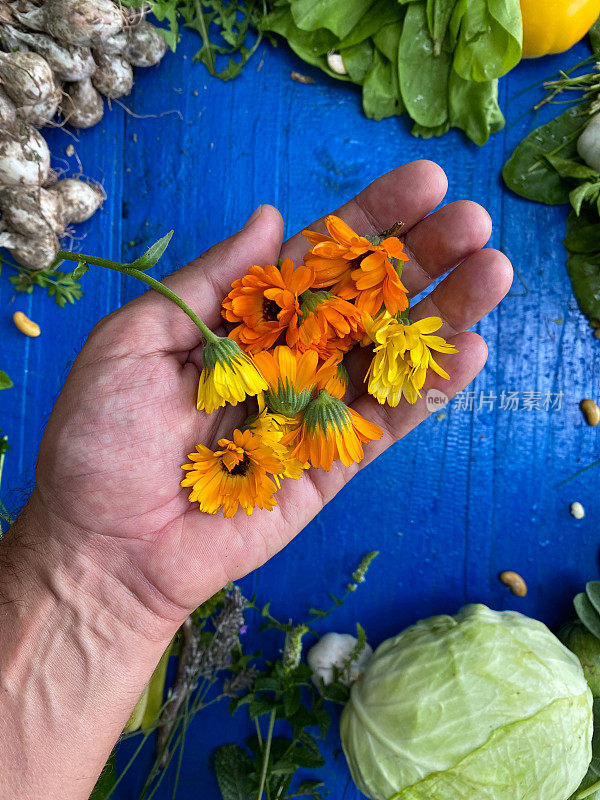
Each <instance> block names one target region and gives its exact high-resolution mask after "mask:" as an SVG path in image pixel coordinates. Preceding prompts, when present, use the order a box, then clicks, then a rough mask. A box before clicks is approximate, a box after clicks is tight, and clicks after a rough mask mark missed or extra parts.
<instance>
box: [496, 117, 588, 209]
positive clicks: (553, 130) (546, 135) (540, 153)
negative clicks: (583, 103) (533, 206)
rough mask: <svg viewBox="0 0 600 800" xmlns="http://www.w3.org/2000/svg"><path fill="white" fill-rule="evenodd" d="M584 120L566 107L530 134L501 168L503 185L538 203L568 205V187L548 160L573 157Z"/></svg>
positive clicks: (575, 155) (574, 156)
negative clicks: (562, 111)
mask: <svg viewBox="0 0 600 800" xmlns="http://www.w3.org/2000/svg"><path fill="white" fill-rule="evenodd" d="M586 121H587V119H586V117H585V116H584V113H583V112H582V110H581V108H579V107H574V108H569V109H568V110H567V111H565V112H564V113H563V114H561V115H560V116H559V117H556V119H553V120H552V121H551V122H548V123H547V124H546V125H542V126H541V127H539V128H536V129H535V130H534V131H532V132H531V133H530V134H529V135H528V136H527V137H526V138H525V139H523V141H522V142H521V143H520V144H519V145H518V147H517V148H516V150H515V152H514V153H513V154H512V156H511V157H510V158H509V159H508V161H507V162H506V164H505V165H504V169H503V171H502V175H503V177H504V182H505V183H506V185H507V186H508V187H509V189H512V190H513V192H516V193H517V194H519V195H521V196H522V197H526V198H527V199H528V200H536V201H537V202H538V203H547V204H549V205H560V204H562V203H568V202H569V192H570V189H569V186H568V184H566V183H565V181H564V180H563V178H562V176H561V175H560V174H559V173H558V172H557V170H556V169H555V167H554V166H553V165H552V162H551V161H550V158H552V157H558V156H560V157H561V158H562V159H574V158H577V139H578V137H579V134H580V133H581V131H582V130H583V128H584V127H585V123H586Z"/></svg>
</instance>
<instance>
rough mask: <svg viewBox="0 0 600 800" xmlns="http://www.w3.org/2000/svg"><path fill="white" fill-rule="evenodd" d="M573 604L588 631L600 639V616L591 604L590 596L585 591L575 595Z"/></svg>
mask: <svg viewBox="0 0 600 800" xmlns="http://www.w3.org/2000/svg"><path fill="white" fill-rule="evenodd" d="M573 605H574V606H575V611H576V612H577V616H578V617H579V619H580V620H581V621H582V622H583V624H584V625H585V627H586V628H587V629H588V631H589V632H590V633H593V634H594V636H596V637H597V638H598V639H600V616H598V612H597V611H596V609H595V608H594V606H593V605H592V604H591V602H590V600H589V598H588V596H587V595H585V594H583V593H581V594H577V595H575V598H574V600H573Z"/></svg>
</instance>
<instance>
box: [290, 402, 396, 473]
mask: <svg viewBox="0 0 600 800" xmlns="http://www.w3.org/2000/svg"><path fill="white" fill-rule="evenodd" d="M382 435H383V434H382V431H381V428H379V426H377V425H375V424H374V423H373V422H369V421H368V420H366V419H364V418H363V417H361V416H360V414H358V413H357V412H356V411H354V409H352V408H349V407H348V406H347V405H346V404H345V403H344V402H342V400H339V399H337V398H335V397H331V395H329V394H328V392H327V391H325V389H323V390H321V392H320V393H319V396H318V397H317V398H316V399H315V400H313V401H312V402H311V403H309V405H308V406H307V407H306V409H305V411H304V415H303V417H302V422H301V423H300V424H299V425H298V427H297V428H295V429H294V430H292V431H290V432H289V433H287V434H286V435H285V436H284V437H283V439H282V440H281V443H282V444H285V445H289V447H290V449H291V455H292V456H295V457H296V458H297V459H298V460H299V461H309V462H310V463H311V465H312V466H313V467H320V468H321V469H324V470H327V471H328V470H330V469H331V465H332V464H333V462H334V461H337V460H338V459H340V460H341V461H342V463H343V464H344V465H345V466H347V467H349V466H350V465H351V464H353V463H354V462H356V463H358V462H359V461H362V459H363V457H364V453H363V442H372V441H374V440H376V439H381V437H382Z"/></svg>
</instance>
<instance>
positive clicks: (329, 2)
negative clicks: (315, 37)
mask: <svg viewBox="0 0 600 800" xmlns="http://www.w3.org/2000/svg"><path fill="white" fill-rule="evenodd" d="M373 3H374V0H361V2H356V1H354V2H352V0H350V2H340V0H318V2H315V0H291V3H290V8H291V12H292V16H293V17H294V22H295V23H296V25H297V26H298V27H299V28H301V29H302V30H305V31H314V30H316V29H317V28H327V29H328V30H330V31H331V32H332V33H333V34H334V35H335V36H336V37H337V38H338V39H344V38H345V37H346V36H348V34H349V33H350V31H351V30H352V29H353V28H354V26H355V25H356V24H357V23H358V21H359V20H360V19H361V17H362V16H363V14H365V13H366V12H368V11H369V9H370V7H371V6H372V5H373Z"/></svg>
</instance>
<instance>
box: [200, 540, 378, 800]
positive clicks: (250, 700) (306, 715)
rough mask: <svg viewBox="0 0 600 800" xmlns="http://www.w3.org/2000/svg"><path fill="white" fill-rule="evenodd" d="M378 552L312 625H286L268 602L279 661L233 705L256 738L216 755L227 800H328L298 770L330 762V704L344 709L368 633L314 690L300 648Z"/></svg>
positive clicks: (267, 623)
mask: <svg viewBox="0 0 600 800" xmlns="http://www.w3.org/2000/svg"><path fill="white" fill-rule="evenodd" d="M377 555H378V553H377V552H372V553H368V554H367V555H366V556H365V557H364V558H363V559H362V560H361V562H360V564H359V565H358V567H357V568H356V569H355V570H354V572H353V573H352V582H351V583H349V584H347V586H346V590H345V592H344V594H343V595H342V597H337V596H335V595H330V597H331V599H332V600H333V604H332V605H331V606H330V607H329V608H328V609H326V610H323V609H320V608H311V609H310V610H309V612H308V616H309V620H308V621H306V622H301V623H293V622H292V621H291V620H289V621H288V622H282V621H280V620H278V619H277V618H276V617H274V616H273V614H272V613H271V611H270V603H267V604H266V605H265V606H263V607H262V609H260V613H261V616H262V617H263V619H264V622H263V624H262V625H261V626H260V630H261V631H264V630H277V631H280V632H282V633H284V634H285V640H284V645H283V652H282V655H281V657H280V658H279V659H276V660H274V661H266V662H265V663H264V664H263V665H262V668H261V669H260V672H259V673H258V675H257V677H256V678H255V680H254V682H253V683H252V686H251V687H250V689H249V690H248V691H247V692H246V694H244V695H243V696H242V697H240V698H237V699H235V700H232V702H231V703H230V711H231V713H236V712H237V711H239V710H240V709H243V708H246V710H247V713H248V716H249V718H250V720H251V721H252V723H253V724H254V727H255V730H256V733H255V734H254V735H253V736H251V737H250V738H249V739H248V740H247V741H246V743H245V747H242V746H240V745H238V744H234V743H231V744H226V745H222V746H221V747H219V748H217V750H216V751H215V754H214V769H215V773H216V776H217V782H218V784H219V789H220V791H221V795H222V798H223V800H261V799H262V798H263V797H264V796H265V795H266V797H267V800H290V798H295V797H312V798H313V799H314V800H323V788H324V784H323V782H322V781H321V780H320V779H318V778H310V779H299V778H298V777H297V773H298V770H300V769H318V768H319V767H321V766H323V764H324V763H325V759H324V757H323V755H322V752H321V745H320V743H319V741H318V738H317V737H319V738H321V739H323V738H324V737H325V736H326V735H327V731H328V730H329V727H330V725H331V711H330V709H329V707H328V705H327V703H326V701H327V700H329V701H333V702H335V703H342V704H343V703H345V702H346V701H347V699H348V693H349V690H348V688H347V686H346V685H345V684H344V683H343V680H344V678H345V677H346V676H347V673H348V672H349V671H350V669H351V667H352V664H353V663H354V661H356V660H357V659H358V658H359V656H360V654H361V653H362V651H363V649H364V646H365V644H366V634H365V632H364V630H363V628H362V627H361V626H360V625H357V632H358V641H357V644H356V646H355V648H354V650H353V651H352V653H351V654H350V656H349V657H348V659H347V662H346V663H345V664H344V665H343V667H342V668H341V669H334V680H333V682H332V683H331V684H329V685H327V686H326V685H325V684H324V683H323V682H322V681H321V682H320V685H319V686H315V684H314V683H313V680H312V676H311V670H310V668H309V667H308V665H307V664H306V663H304V662H303V661H302V644H303V639H304V637H305V636H307V635H308V634H310V633H311V632H313V631H312V628H311V625H312V624H313V623H314V621H315V620H316V619H319V620H321V619H323V618H325V617H327V616H329V614H331V613H332V612H333V611H334V610H335V609H336V608H337V607H339V606H340V605H341V604H342V603H343V602H344V601H345V600H346V599H347V598H348V597H349V595H350V594H352V593H353V592H354V591H356V589H357V587H358V585H360V584H361V583H363V582H364V580H365V577H366V574H367V570H368V569H369V566H370V564H371V563H372V561H373V559H374V558H375V557H376V556H377Z"/></svg>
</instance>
